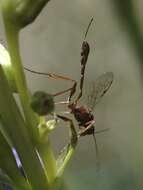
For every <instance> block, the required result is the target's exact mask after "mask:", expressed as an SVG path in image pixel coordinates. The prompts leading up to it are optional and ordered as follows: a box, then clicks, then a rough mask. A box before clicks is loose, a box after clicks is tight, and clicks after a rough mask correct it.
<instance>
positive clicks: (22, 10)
mask: <svg viewBox="0 0 143 190" xmlns="http://www.w3.org/2000/svg"><path fill="white" fill-rule="evenodd" d="M1 1H2V4H1V5H2V6H1V7H2V11H3V14H4V16H5V17H6V18H7V19H8V20H9V21H10V22H11V23H13V24H14V25H15V26H18V28H19V29H21V28H23V27H25V26H27V25H28V24H30V23H32V22H33V21H34V20H35V19H36V17H37V16H38V15H39V13H40V12H41V11H42V9H43V8H44V6H45V5H46V3H48V2H49V1H50V0H1Z"/></svg>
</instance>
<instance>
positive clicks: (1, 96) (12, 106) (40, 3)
mask: <svg viewBox="0 0 143 190" xmlns="http://www.w3.org/2000/svg"><path fill="white" fill-rule="evenodd" d="M48 1H49V0H1V1H0V6H1V7H0V8H1V13H2V16H3V21H4V26H5V33H6V38H7V44H8V52H7V50H6V49H5V48H4V47H3V46H2V45H0V169H1V170H2V173H1V174H0V181H1V182H3V183H5V184H9V185H10V186H12V187H13V189H15V190H39V189H42V190H54V189H55V190H57V189H60V185H61V182H62V174H63V171H64V169H65V166H66V164H67V163H68V161H69V159H70V158H71V156H72V154H73V152H74V149H75V147H76V144H77V134H76V131H75V130H74V127H73V126H70V132H71V136H70V142H69V143H68V145H67V146H66V148H65V149H64V151H62V153H61V154H60V155H59V157H58V158H57V159H56V158H55V156H54V153H53V150H52V147H51V145H50V141H49V139H48V134H49V132H50V131H51V130H53V129H54V128H55V127H56V120H50V121H46V120H45V117H44V116H43V114H41V113H43V112H41V110H40V109H41V108H39V106H40V105H39V102H41V100H42V101H43V92H38V93H36V96H35V94H34V96H32V95H31V93H30V91H29V89H28V86H27V83H26V78H25V75H24V71H23V66H22V63H21V57H20V49H19V33H20V31H21V30H22V29H23V28H24V27H26V26H27V25H28V24H30V23H32V22H33V21H34V20H35V18H36V17H37V16H38V14H39V13H40V11H41V10H42V8H43V7H44V6H45V5H46V3H47V2H48ZM14 93H16V94H17V95H18V97H19V99H20V102H21V107H22V113H21V111H20V109H19V107H18V104H17V102H16V100H15V98H14V96H13V95H14ZM37 94H38V95H37ZM44 97H45V98H48V101H49V103H50V104H48V105H49V106H47V108H46V109H48V108H49V110H48V111H47V113H48V112H53V111H54V110H53V109H54V100H53V97H52V96H51V95H49V94H45V93H44ZM37 101H38V103H37ZM32 108H33V109H32ZM33 110H35V111H36V113H35V112H34V111H33ZM39 110H40V111H39ZM37 113H38V114H37ZM44 113H45V112H44ZM39 114H40V115H39ZM13 149H15V150H16V151H17V153H18V156H19V158H20V160H21V163H22V167H23V170H24V174H25V176H23V175H22V174H21V173H20V170H19V168H18V166H17V164H16V159H15V157H14V155H13V152H12V150H13ZM39 157H40V159H39ZM41 160H42V162H41ZM0 188H1V189H2V187H0Z"/></svg>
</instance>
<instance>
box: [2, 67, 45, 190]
mask: <svg viewBox="0 0 143 190" xmlns="http://www.w3.org/2000/svg"><path fill="white" fill-rule="evenodd" d="M0 116H1V122H2V126H3V127H1V128H0V131H1V132H2V134H3V135H4V137H5V138H6V140H7V142H10V143H11V144H12V145H13V147H15V148H16V150H17V152H18V154H19V156H20V159H21V162H22V164H23V167H24V170H25V172H26V175H27V178H28V180H29V182H30V184H31V186H32V187H33V188H34V190H39V189H40V188H41V189H42V190H47V189H48V182H47V178H46V175H45V172H44V170H43V168H42V166H41V163H40V160H39V158H38V155H37V153H36V151H35V148H34V147H33V144H32V142H31V140H30V138H29V134H28V132H27V127H26V126H25V122H24V120H23V118H22V116H21V113H20V111H19V109H18V107H17V105H16V102H15V100H14V98H13V96H12V93H11V90H10V88H9V86H8V82H7V80H6V78H5V75H4V72H3V70H2V67H1V65H0ZM33 171H34V173H33ZM39 179H40V180H39Z"/></svg>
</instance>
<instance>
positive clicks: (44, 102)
mask: <svg viewBox="0 0 143 190" xmlns="http://www.w3.org/2000/svg"><path fill="white" fill-rule="evenodd" d="M31 107H32V109H33V111H34V112H36V113H37V114H38V115H41V116H42V115H47V114H51V113H52V112H53V111H54V107H55V106H54V98H53V96H52V95H51V94H48V93H46V92H42V91H37V92H35V93H34V94H33V96H32V99H31Z"/></svg>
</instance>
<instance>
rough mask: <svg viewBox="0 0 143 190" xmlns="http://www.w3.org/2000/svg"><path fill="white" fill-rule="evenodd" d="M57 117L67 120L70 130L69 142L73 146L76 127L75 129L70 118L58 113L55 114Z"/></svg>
mask: <svg viewBox="0 0 143 190" xmlns="http://www.w3.org/2000/svg"><path fill="white" fill-rule="evenodd" d="M57 117H58V118H59V119H62V120H63V121H65V122H69V124H70V130H71V137H70V144H71V146H72V147H75V146H76V145H77V140H78V136H77V132H76V129H75V126H74V124H73V121H72V119H70V118H68V117H65V116H62V115H59V114H57Z"/></svg>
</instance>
